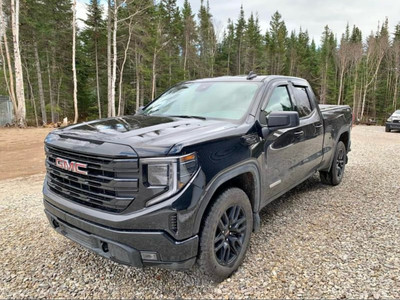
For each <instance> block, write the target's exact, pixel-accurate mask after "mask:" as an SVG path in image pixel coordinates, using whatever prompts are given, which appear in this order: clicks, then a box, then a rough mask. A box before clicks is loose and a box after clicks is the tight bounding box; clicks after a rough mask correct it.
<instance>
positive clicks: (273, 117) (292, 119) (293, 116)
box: [267, 111, 300, 130]
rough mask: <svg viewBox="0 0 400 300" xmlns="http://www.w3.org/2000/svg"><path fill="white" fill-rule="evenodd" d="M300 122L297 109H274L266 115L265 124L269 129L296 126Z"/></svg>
mask: <svg viewBox="0 0 400 300" xmlns="http://www.w3.org/2000/svg"><path fill="white" fill-rule="evenodd" d="M299 124H300V117H299V113H298V112H297V111H275V112H271V113H270V114H269V115H268V116H267V126H268V128H269V129H270V130H277V129H284V128H290V127H296V126H299Z"/></svg>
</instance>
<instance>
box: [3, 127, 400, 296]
mask: <svg viewBox="0 0 400 300" xmlns="http://www.w3.org/2000/svg"><path fill="white" fill-rule="evenodd" d="M352 141H353V144H352V145H353V146H352V150H353V151H352V152H351V154H350V162H349V164H348V165H347V168H346V173H345V178H344V181H343V182H342V184H341V185H339V186H337V187H328V186H324V185H322V184H320V182H319V179H318V176H314V177H313V178H311V179H310V180H308V181H306V182H305V183H303V184H302V185H301V186H299V187H297V188H296V189H295V190H293V191H291V192H290V193H288V194H287V195H285V196H283V197H281V198H280V199H278V200H276V201H275V202H273V203H272V204H271V205H269V206H268V207H267V208H265V209H264V211H263V212H262V218H261V220H262V227H261V230H260V231H259V232H258V233H256V234H253V236H252V241H251V245H250V249H249V251H248V253H247V257H246V259H245V261H244V264H243V266H242V267H241V268H240V269H239V271H238V272H237V273H236V274H234V275H233V276H232V277H231V278H230V279H227V280H226V281H224V282H222V283H221V284H218V285H216V284H214V283H211V282H209V281H207V280H205V279H204V278H203V277H202V276H201V274H200V273H199V270H198V269H194V270H192V271H187V272H175V271H168V270H162V269H152V268H149V269H144V270H141V269H135V268H131V267H126V266H121V265H118V264H115V263H113V262H111V261H108V260H106V259H103V258H101V257H99V256H96V255H94V254H92V253H90V252H88V251H86V250H84V249H83V248H81V247H80V246H78V245H76V244H74V243H73V242H70V241H69V240H67V239H65V238H64V237H62V236H60V235H58V234H57V233H55V232H54V231H53V230H52V229H51V228H50V226H49V225H48V224H47V220H46V218H45V215H44V213H43V207H42V200H41V188H42V181H43V175H42V174H41V175H34V176H31V177H25V178H18V179H13V180H3V181H0V233H1V235H0V252H1V255H0V270H1V271H0V298H21V297H30V298H32V297H48V298H86V297H91V298H128V297H129V298H133V297H136V298H161V297H163V298H175V297H183V298H185V297H194V298H228V297H229V298H375V299H377V298H400V213H399V204H400V187H399V183H400V176H399V170H400V154H399V151H400V133H385V132H384V128H383V127H363V126H358V127H355V128H354V130H353V135H352Z"/></svg>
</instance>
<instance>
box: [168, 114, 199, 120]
mask: <svg viewBox="0 0 400 300" xmlns="http://www.w3.org/2000/svg"><path fill="white" fill-rule="evenodd" d="M168 117H171V118H185V119H200V120H207V119H206V118H205V117H199V116H189V115H176V116H168Z"/></svg>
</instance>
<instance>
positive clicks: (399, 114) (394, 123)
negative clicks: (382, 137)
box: [385, 110, 400, 132]
mask: <svg viewBox="0 0 400 300" xmlns="http://www.w3.org/2000/svg"><path fill="white" fill-rule="evenodd" d="M393 129H397V130H400V110H396V111H395V112H394V113H393V114H392V115H391V116H390V117H389V118H388V119H387V120H386V127H385V131H386V132H390V131H392V130H393Z"/></svg>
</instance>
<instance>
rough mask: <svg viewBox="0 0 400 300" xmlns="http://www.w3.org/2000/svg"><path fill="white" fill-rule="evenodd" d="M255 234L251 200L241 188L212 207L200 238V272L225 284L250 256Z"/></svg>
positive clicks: (231, 189)
mask: <svg viewBox="0 0 400 300" xmlns="http://www.w3.org/2000/svg"><path fill="white" fill-rule="evenodd" d="M252 231H253V212H252V208H251V204H250V201H249V198H248V197H247V195H246V193H245V192H243V191H242V190H241V189H239V188H230V189H227V190H226V191H225V192H223V193H222V194H221V195H220V196H219V197H218V198H217V199H216V201H215V203H214V204H213V205H212V207H211V210H210V212H209V214H208V215H207V217H206V219H205V222H204V227H203V230H202V232H201V236H200V255H199V260H198V263H199V265H200V269H201V270H202V271H203V273H205V274H206V275H207V276H208V277H209V278H210V279H212V280H214V281H216V282H221V281H222V280H224V279H225V278H227V277H229V276H230V275H232V273H234V272H235V271H236V270H237V269H238V268H239V266H240V265H241V263H242V261H243V259H244V256H245V254H246V251H247V248H248V245H249V241H250V235H251V232H252Z"/></svg>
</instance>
